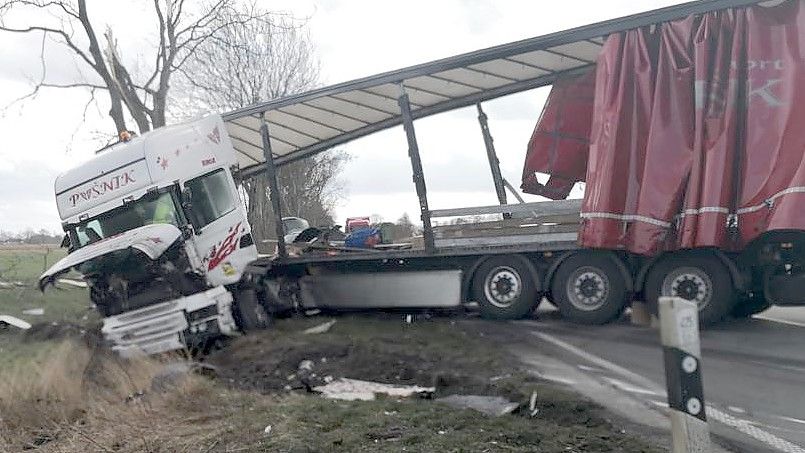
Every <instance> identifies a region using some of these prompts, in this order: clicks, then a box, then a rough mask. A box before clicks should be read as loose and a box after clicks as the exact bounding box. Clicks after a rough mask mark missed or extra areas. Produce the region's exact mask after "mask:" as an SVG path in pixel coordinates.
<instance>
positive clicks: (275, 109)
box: [223, 0, 803, 323]
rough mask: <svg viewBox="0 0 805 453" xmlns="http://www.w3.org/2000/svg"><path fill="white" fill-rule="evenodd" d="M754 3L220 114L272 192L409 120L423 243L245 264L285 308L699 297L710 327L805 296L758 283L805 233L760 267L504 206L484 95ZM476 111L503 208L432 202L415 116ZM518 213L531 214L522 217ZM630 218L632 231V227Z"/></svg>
mask: <svg viewBox="0 0 805 453" xmlns="http://www.w3.org/2000/svg"><path fill="white" fill-rule="evenodd" d="M759 3H763V2H762V1H760V0H703V1H695V2H689V3H684V4H680V5H676V6H672V7H668V8H664V9H660V10H656V11H650V12H647V13H642V14H637V15H633V16H629V17H625V18H621V19H615V20H610V21H606V22H602V23H599V24H593V25H589V26H585V27H580V28H576V29H573V30H568V31H563V32H559V33H554V34H550V35H546V36H542V37H537V38H532V39H527V40H523V41H518V42H515V43H511V44H506V45H502V46H497V47H493V48H488V49H483V50H480V51H476V52H472V53H468V54H463V55H459V56H456V57H451V58H446V59H443V60H438V61H434V62H431V63H426V64H422V65H418V66H413V67H410V68H405V69H402V70H399V71H392V72H388V73H383V74H379V75H376V76H372V77H367V78H364V79H359V80H355V81H352V82H347V83H343V84H339V85H334V86H331V87H325V88H321V89H318V90H314V91H311V92H308V93H302V94H299V95H295V96H290V97H287V98H283V99H277V100H273V101H269V102H265V103H260V104H256V105H253V106H249V107H246V108H242V109H239V110H236V111H234V112H230V113H226V114H224V115H223V119H224V122H225V123H226V126H227V129H228V133H229V135H230V136H231V138H232V142H233V145H234V147H235V150H236V151H237V153H238V155H239V162H240V168H239V172H238V174H237V175H236V177H237V178H241V179H247V178H251V177H255V176H258V175H261V174H265V177H266V178H267V179H268V185H269V190H270V191H271V193H278V186H277V177H276V174H277V171H279V170H280V169H281V167H282V166H283V165H286V164H289V163H292V162H295V161H297V160H300V159H304V158H307V157H311V156H315V155H316V154H318V153H321V152H324V151H326V150H329V149H331V148H333V147H334V146H337V145H341V144H344V143H348V142H350V141H352V140H355V139H358V138H361V137H364V136H366V135H369V134H372V133H375V132H378V131H381V130H385V129H389V128H392V127H395V126H398V125H402V126H403V129H404V132H405V139H406V141H407V144H408V155H409V158H410V162H411V171H412V175H413V182H414V188H415V190H416V193H417V196H418V199H419V205H420V219H421V221H422V226H423V238H422V247H421V248H419V249H414V250H371V251H369V250H367V251H365V252H345V253H338V254H334V255H326V254H308V255H303V256H290V255H289V254H288V250H287V248H286V245H285V243H284V242H283V241H279V242H278V254H277V256H275V257H272V258H261V259H259V260H257V261H256V262H254V263H252V264H251V265H250V267H249V269H248V272H249V273H250V274H251V278H252V279H254V281H259V282H262V283H261V284H262V285H263V287H264V288H265V291H264V294H265V296H266V299H267V300H269V301H270V302H271V303H272V304H276V305H279V306H288V305H289V304H293V305H297V306H301V307H302V308H308V307H318V306H325V307H334V308H378V307H443V306H458V305H461V304H463V303H467V302H470V301H474V302H478V303H479V305H480V310H481V312H482V314H483V315H484V316H486V317H490V318H498V319H512V318H517V317H520V316H523V315H525V314H526V313H528V312H529V311H530V310H532V309H533V308H534V307H535V306H536V304H537V303H538V302H539V301H540V300H542V299H543V297H544V298H547V299H548V300H550V301H552V302H554V303H556V304H557V305H558V306H559V308H560V310H561V311H562V313H563V315H564V316H566V317H568V318H570V319H571V320H574V321H577V322H582V323H603V322H607V321H610V320H612V319H614V318H615V317H617V316H618V315H619V314H620V313H621V312H622V311H623V310H624V309H625V308H626V307H628V305H629V304H630V303H631V301H632V300H633V299H635V298H638V299H639V298H645V299H649V302H651V300H653V299H656V298H657V297H658V295H661V294H666V293H668V294H671V293H673V294H674V295H680V296H683V297H686V298H689V299H693V300H697V301H698V302H699V304H700V308H701V309H702V314H701V316H700V318H701V319H702V320H703V321H704V322H705V323H710V322H715V321H718V320H720V319H722V318H724V317H725V316H727V315H729V314H730V313H732V314H733V315H737V316H747V315H751V314H753V313H755V312H757V311H760V310H762V309H764V308H766V307H767V306H768V304H769V303H772V302H774V303H780V304H796V303H801V302H802V301H800V300H799V299H800V298H799V297H796V296H793V295H792V294H793V293H792V292H791V291H787V290H785V289H783V290H780V291H777V292H776V293H775V292H774V290H773V289H772V290H771V292H770V291H769V290H768V289H764V288H766V287H768V286H769V285H768V283H761V282H760V281H759V280H760V279H766V277H761V275H765V274H763V272H765V269H770V268H774V269H781V268H783V267H784V268H785V269H787V270H790V269H792V268H798V266H800V261H801V258H802V254H801V252H800V251H799V250H800V247H801V246H802V245H803V244H802V242H803V241H802V238H801V237H800V235H799V233H796V234H794V233H792V236H786V237H775V238H773V240H772V241H769V244H771V246H772V247H774V248H775V250H778V251H781V252H780V253H779V254H778V255H775V256H777V258H779V259H777V258H775V259H776V261H774V262H766V261H762V260H763V259H765V258H763V256H762V255H763V252H762V251H759V250H754V249H753V250H749V251H747V253H746V254H739V253H734V252H730V251H726V250H721V249H719V248H703V249H695V250H685V251H679V252H675V253H672V254H670V255H669V254H665V255H662V256H642V255H638V254H633V253H628V252H625V251H623V250H618V249H590V248H583V247H580V246H579V242H578V230H579V222H580V221H579V213H580V210H581V202H580V200H563V201H549V202H538V203H520V204H508V199H507V194H506V188H507V187H509V188H511V185H510V184H508V182H507V181H505V179H504V178H503V177H502V176H501V172H500V168H499V163H498V158H497V155H496V152H495V147H494V140H493V137H492V134H491V132H490V128H489V125H488V122H487V116H486V114H485V113H484V111H483V108H482V103H483V102H485V101H488V100H491V99H496V98H499V97H502V96H507V95H511V94H514V93H519V92H523V91H527V90H531V89H534V88H538V87H542V86H547V85H551V84H553V83H554V82H555V81H557V80H560V79H563V78H567V77H575V76H578V75H581V74H584V73H585V72H588V71H590V70H592V69H593V68H594V67H595V66H596V59H597V58H598V55H599V53H600V52H601V50H602V48H603V47H604V44H605V40H606V39H607V37H608V36H610V35H612V34H616V33H621V32H627V31H629V30H634V29H636V28H639V27H646V26H652V25H656V24H662V23H665V22H669V21H675V20H679V19H683V18H686V17H689V16H692V15H697V14H707V13H711V12H714V11H720V10H724V9H729V8H743V7H751V6H754V5H757V4H759ZM473 105H475V106H477V110H478V121H479V125H480V129H481V132H482V137H483V141H484V144H485V149H486V153H487V157H488V161H489V166H490V170H491V173H492V179H493V182H494V189H495V192H496V194H497V197H498V200H499V202H500V205H499V206H485V207H479V208H459V209H446V210H431V209H430V207H429V204H428V195H427V188H426V184H425V178H424V173H423V168H422V164H421V161H420V149H419V144H418V141H417V137H416V131H415V127H414V121H415V120H416V119H419V118H424V117H428V116H431V115H434V114H438V113H442V112H447V111H451V110H455V109H459V108H464V107H470V106H473ZM515 196H517V197H519V196H518V195H517V194H516V193H515ZM271 201H272V204H273V211H274V215H275V216H276V218H277V221H276V222H275V223H276V225H277V228H278V229H277V237H283V232H282V231H281V226H280V225H281V222H280V221H279V220H280V219H281V218H282V210H281V208H280V203H279V200H278V199H276V198H275V197H272V200H271ZM481 215H487V216H488V215H496V216H498V220H494V221H491V222H479V223H475V224H469V225H466V224H465V225H463V228H464V229H465V231H461V230H460V229H458V230H456V229H452V230H451V228H450V227H439V226H434V225H433V219H437V218H450V217H462V216H481ZM523 217H525V218H531V220H532V222H531V223H527V222H526V223H522V222H520V223H517V222H513V220H517V219H518V218H519V219H522V218H523ZM556 219H560V220H559V221H556ZM622 220H623V225H624V228H626V227H627V225H628V224H629V223H630V222H633V221H634V219H627V218H624V219H622ZM485 223H486V224H485ZM764 246H765V245H764ZM759 247H761V246H759ZM761 248H762V247H761ZM792 250H796V252H794V253H790V252H791V251H792ZM671 255H673V256H671ZM781 266H783V267H781ZM785 272H788V271H785ZM785 272H783V273H785ZM788 277H790V276H785V275H777V276H776V277H775V278H777V280H776V282H777V283H779V287H786V288H789V289H790V288H795V287H796V286H797V285H798V284H799V283H798V282H799V280H797V279H799V276H794V277H795V278H788ZM764 285H765V286H764ZM772 286H773V285H772ZM789 293H790V294H789Z"/></svg>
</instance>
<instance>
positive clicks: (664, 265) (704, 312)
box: [645, 253, 736, 325]
mask: <svg viewBox="0 0 805 453" xmlns="http://www.w3.org/2000/svg"><path fill="white" fill-rule="evenodd" d="M645 294H646V301H647V302H648V304H649V308H650V310H651V311H652V313H655V314H656V313H657V312H658V311H659V310H658V306H659V305H658V301H659V298H660V297H661V296H677V297H681V298H683V299H687V300H689V301H693V302H696V303H697V304H698V306H699V323H700V324H702V325H710V324H713V323H716V322H718V321H721V320H722V319H724V318H725V317H726V316H727V315H729V314H730V311H731V310H732V309H733V308H734V306H735V302H736V293H735V288H734V287H733V284H732V277H731V276H730V272H729V269H727V267H726V266H725V265H724V263H722V262H721V260H719V259H718V258H717V257H716V256H714V255H712V254H709V253H682V254H673V255H671V256H669V257H668V258H665V259H662V260H660V261H659V262H658V263H657V264H655V265H654V267H653V268H652V269H651V270H649V273H648V276H647V277H646V286H645Z"/></svg>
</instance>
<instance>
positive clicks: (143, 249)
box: [40, 115, 259, 355]
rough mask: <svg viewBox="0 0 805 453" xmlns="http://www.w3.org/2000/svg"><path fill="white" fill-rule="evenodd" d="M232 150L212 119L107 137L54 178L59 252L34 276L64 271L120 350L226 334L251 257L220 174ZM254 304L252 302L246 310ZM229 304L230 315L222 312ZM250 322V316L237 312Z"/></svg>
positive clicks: (226, 176)
mask: <svg viewBox="0 0 805 453" xmlns="http://www.w3.org/2000/svg"><path fill="white" fill-rule="evenodd" d="M235 165H236V160H235V153H234V150H233V147H232V144H231V142H230V139H229V136H228V135H227V134H226V129H225V128H224V124H223V122H222V120H221V118H220V117H218V116H217V115H209V116H205V117H203V118H200V119H197V120H194V121H191V122H187V123H183V124H177V125H172V126H167V127H163V128H160V129H157V130H155V131H153V132H149V133H147V134H144V135H143V136H141V137H135V138H133V139H131V140H129V141H127V142H121V143H118V144H116V145H114V146H111V147H109V148H107V149H105V150H103V151H102V152H100V153H99V154H97V155H96V156H95V157H94V158H93V159H91V160H89V161H87V162H85V163H83V164H81V165H79V166H77V167H75V168H73V169H71V170H68V171H66V172H65V173H64V174H62V175H61V176H59V177H58V178H57V179H56V184H55V189H56V202H57V205H58V210H59V215H60V217H61V219H62V221H63V227H64V231H65V232H66V233H67V236H68V237H69V243H70V253H69V254H68V255H67V256H66V257H65V258H64V259H62V260H61V261H59V262H58V263H56V264H55V265H54V266H53V267H52V268H50V269H49V270H48V271H47V272H45V273H44V274H43V275H42V276H41V277H40V287H41V288H42V289H44V288H45V286H47V285H48V284H49V283H52V282H53V281H54V279H56V278H57V277H58V276H59V275H61V274H63V273H65V272H68V271H70V270H71V269H75V270H77V271H78V272H80V273H81V274H82V275H83V276H84V278H85V280H87V282H88V284H89V287H90V297H91V299H92V301H93V303H94V304H95V305H96V306H97V308H98V310H99V311H100V312H101V314H102V315H103V316H105V318H104V321H103V333H104V336H105V337H106V339H107V340H109V341H110V342H111V343H112V347H113V348H114V349H115V350H117V351H119V352H120V353H121V354H122V355H133V354H136V353H146V354H153V353H158V352H164V351H169V350H174V349H181V348H185V347H192V346H194V345H197V344H200V343H202V342H203V341H204V340H206V339H208V338H211V337H213V336H218V335H234V334H236V333H237V332H238V329H239V327H241V326H240V325H239V321H240V319H239V318H241V317H242V316H243V315H242V314H241V315H240V316H239V315H238V312H237V310H233V303H235V300H236V299H238V298H242V299H244V302H243V304H244V305H248V306H249V307H250V310H251V314H252V315H253V314H254V311H255V310H259V306H258V305H256V303H255V301H254V299H255V297H254V292H253V290H252V291H251V293H250V290H249V289H244V290H243V291H241V290H240V289H239V288H241V287H242V286H243V285H240V281H241V277H242V276H243V270H244V269H245V267H246V265H247V264H248V263H250V262H252V261H254V260H255V259H256V258H257V249H256V247H255V245H254V241H253V240H252V236H251V227H250V225H249V223H248V221H247V218H246V210H245V208H244V206H243V203H242V202H241V200H240V197H239V194H238V189H237V186H236V184H235V181H234V179H233V177H232V173H231V171H232V167H233V166H235ZM255 307H256V308H255ZM233 313H234V315H233ZM248 322H251V323H252V324H254V322H255V321H254V320H253V319H252V320H249V321H248Z"/></svg>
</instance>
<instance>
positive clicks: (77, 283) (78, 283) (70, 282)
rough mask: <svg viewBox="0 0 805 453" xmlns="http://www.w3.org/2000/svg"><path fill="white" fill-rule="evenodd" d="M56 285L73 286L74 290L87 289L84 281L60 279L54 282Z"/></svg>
mask: <svg viewBox="0 0 805 453" xmlns="http://www.w3.org/2000/svg"><path fill="white" fill-rule="evenodd" d="M56 283H61V284H63V285H68V286H75V287H76V288H86V287H87V282H84V281H81V280H72V279H69V278H60V279H58V280H56Z"/></svg>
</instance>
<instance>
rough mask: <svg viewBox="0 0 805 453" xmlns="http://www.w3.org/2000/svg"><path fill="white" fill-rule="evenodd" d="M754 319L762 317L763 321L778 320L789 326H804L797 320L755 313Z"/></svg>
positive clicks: (804, 325)
mask: <svg viewBox="0 0 805 453" xmlns="http://www.w3.org/2000/svg"><path fill="white" fill-rule="evenodd" d="M752 317H753V318H755V319H762V320H764V321H771V322H779V323H780V324H788V325H789V326H797V327H805V323H802V322H797V321H789V320H787V319H779V318H772V317H771V316H763V315H755V316H752Z"/></svg>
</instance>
